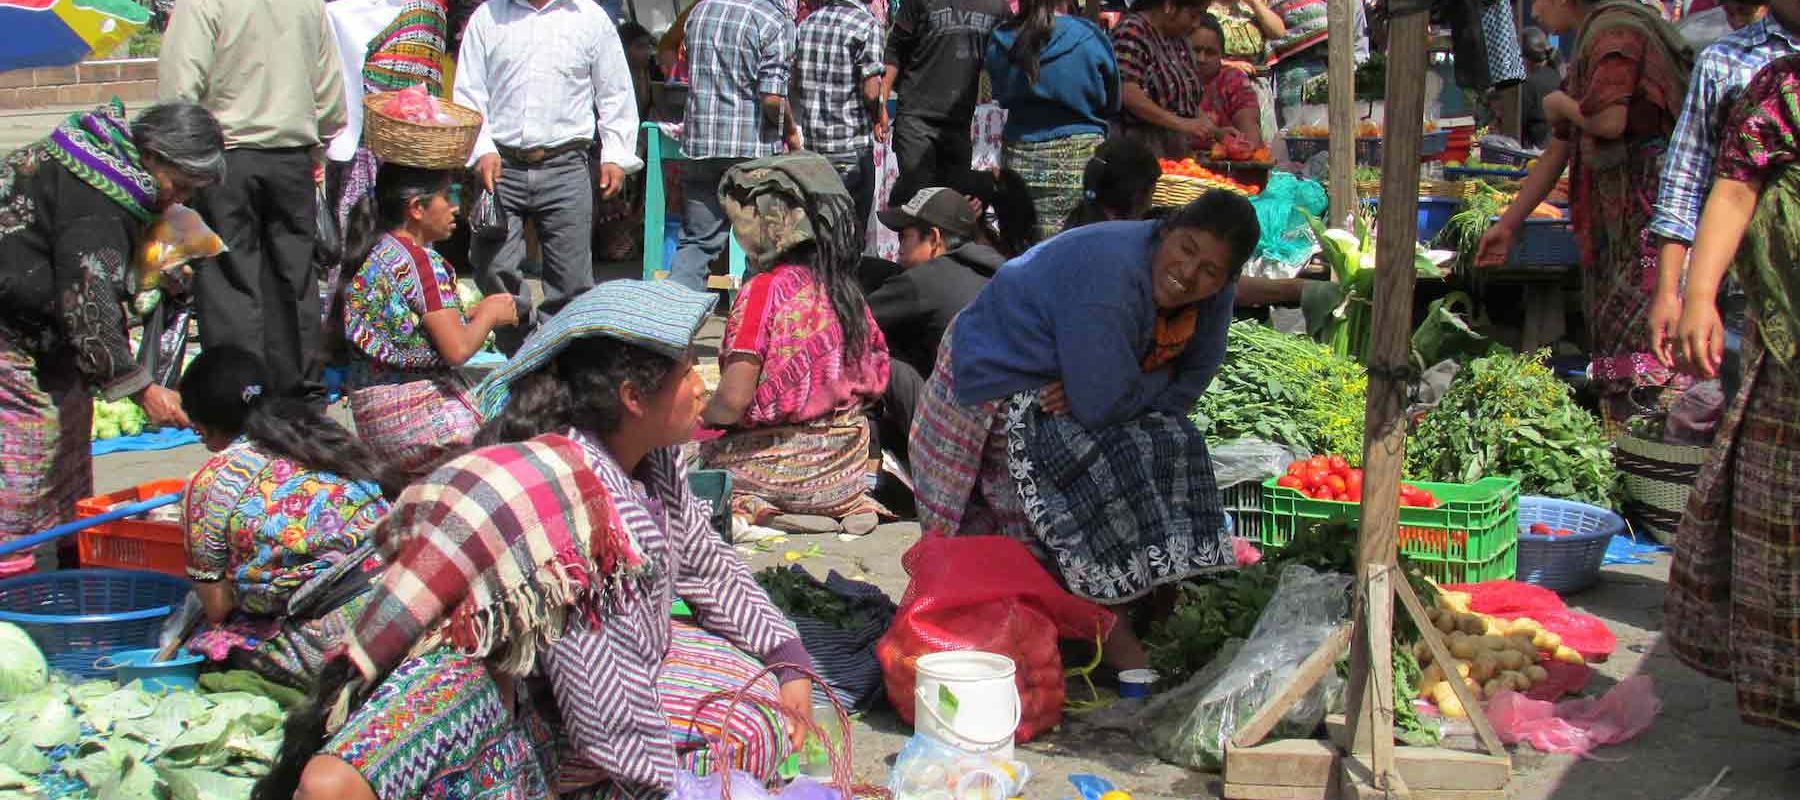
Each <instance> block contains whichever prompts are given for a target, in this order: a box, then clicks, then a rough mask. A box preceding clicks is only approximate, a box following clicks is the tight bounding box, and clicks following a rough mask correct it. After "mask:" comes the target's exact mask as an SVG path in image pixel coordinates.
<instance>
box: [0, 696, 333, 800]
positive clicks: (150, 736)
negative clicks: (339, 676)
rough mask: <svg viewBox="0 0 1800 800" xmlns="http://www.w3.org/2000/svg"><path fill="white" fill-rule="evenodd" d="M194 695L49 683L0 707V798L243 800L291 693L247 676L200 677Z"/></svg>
mask: <svg viewBox="0 0 1800 800" xmlns="http://www.w3.org/2000/svg"><path fill="white" fill-rule="evenodd" d="M201 688H202V691H200V692H193V691H181V690H176V691H170V692H168V693H166V694H154V693H151V692H147V691H145V690H144V689H143V686H142V684H139V683H135V682H134V683H132V684H129V685H127V686H123V687H121V686H119V685H118V684H116V683H113V682H112V681H89V682H86V683H77V684H69V683H65V682H63V681H62V679H61V678H52V679H50V680H49V681H48V682H47V683H44V684H43V685H42V686H41V688H38V689H36V690H35V691H31V692H28V693H24V694H20V695H18V696H16V697H13V698H12V699H10V700H8V701H6V702H4V703H0V798H15V797H16V798H27V797H32V798H35V797H44V796H52V797H65V796H73V795H82V796H87V797H97V798H101V800H108V799H109V798H137V797H168V798H174V800H213V799H214V798H217V799H218V800H226V798H242V797H248V796H249V794H250V788H251V787H252V786H253V785H254V784H255V783H256V780H257V778H259V777H261V776H262V775H263V774H264V773H266V772H267V771H268V768H269V766H270V764H272V763H273V762H274V760H275V756H276V753H277V751H278V750H279V749H280V748H281V726H282V723H283V721H284V720H285V708H286V707H288V706H291V705H292V704H294V703H297V702H299V700H300V699H301V698H300V693H299V692H296V691H294V690H292V689H288V688H286V687H281V686H276V685H274V684H271V683H268V682H267V681H264V680H263V679H261V678H259V677H257V676H256V675H255V674H253V673H248V672H228V673H221V674H217V675H207V676H205V677H203V678H202V679H201Z"/></svg>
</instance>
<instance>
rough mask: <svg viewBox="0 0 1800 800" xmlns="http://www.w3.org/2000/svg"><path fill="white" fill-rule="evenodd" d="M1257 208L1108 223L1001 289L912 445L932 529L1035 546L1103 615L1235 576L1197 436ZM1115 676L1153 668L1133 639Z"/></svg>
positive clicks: (933, 386)
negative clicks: (1198, 405) (1201, 579)
mask: <svg viewBox="0 0 1800 800" xmlns="http://www.w3.org/2000/svg"><path fill="white" fill-rule="evenodd" d="M1258 232H1259V227H1258V225H1257V221H1256V213H1255V211H1254V210H1253V209H1252V208H1251V206H1250V203H1249V202H1248V201H1246V200H1244V199H1243V198H1242V197H1239V196H1237V195H1234V194H1231V193H1228V192H1222V191H1215V192H1210V193H1208V194H1206V195H1204V196H1202V197H1201V198H1200V199H1198V200H1195V201H1194V202H1192V203H1190V204H1188V205H1187V206H1186V207H1184V208H1182V209H1180V210H1179V211H1177V212H1175V214H1173V215H1172V216H1169V217H1167V218H1165V219H1163V220H1160V221H1143V222H1136V221H1127V222H1102V223H1097V224H1093V225H1086V226H1083V227H1081V228H1078V229H1075V230H1072V231H1069V232H1066V233H1064V234H1062V235H1061V236H1058V237H1056V238H1055V239H1052V240H1050V241H1048V242H1045V243H1043V244H1041V245H1039V246H1038V247H1036V248H1034V249H1033V250H1031V251H1030V252H1028V253H1026V254H1025V255H1024V256H1021V257H1019V258H1017V259H1014V260H1013V261H1011V262H1008V263H1007V264H1006V266H1004V267H1001V268H1000V271H999V272H998V273H997V274H996V275H995V276H994V279H993V281H992V282H990V283H989V284H988V286H987V288H986V289H984V290H983V291H982V293H981V294H980V295H979V296H978V297H976V298H975V302H974V303H972V304H971V305H970V306H969V308H968V309H966V310H965V311H963V313H962V314H961V315H960V316H958V317H957V319H956V321H955V322H953V323H952V325H951V329H950V330H949V332H947V333H946V334H945V337H944V343H943V345H942V347H940V348H939V350H938V362H937V368H936V370H935V371H933V373H932V376H931V380H930V381H929V382H927V383H926V385H925V392H924V395H923V397H921V398H920V402H919V410H918V412H917V414H918V416H917V418H916V421H915V422H914V424H913V430H912V437H911V448H910V449H911V453H912V477H913V482H914V485H915V488H916V495H917V498H918V505H919V515H920V521H921V523H923V525H924V528H925V529H926V530H939V531H943V532H944V533H946V534H950V535H967V534H1004V535H1008V536H1011V537H1013V538H1015V539H1019V540H1021V541H1023V542H1025V543H1026V544H1028V545H1030V546H1031V547H1032V548H1033V549H1034V550H1035V551H1036V552H1037V554H1038V557H1039V558H1040V559H1041V560H1043V561H1044V562H1045V564H1046V566H1048V567H1049V568H1050V570H1051V571H1052V572H1053V573H1055V574H1056V575H1058V576H1059V577H1060V578H1061V580H1062V582H1063V584H1064V585H1065V586H1067V587H1068V589H1069V590H1070V591H1071V592H1073V593H1075V594H1077V595H1080V596H1082V597H1085V598H1088V599H1091V600H1094V601H1096V602H1100V603H1107V604H1120V603H1126V602H1129V601H1133V600H1137V599H1139V598H1142V597H1144V596H1145V595H1147V594H1149V593H1150V591H1151V590H1152V589H1154V588H1156V587H1158V586H1161V585H1163V584H1168V583H1172V582H1175V581H1179V580H1182V579H1184V578H1188V577H1191V576H1193V575H1195V574H1198V573H1201V572H1204V571H1207V570H1210V569H1216V568H1221V567H1232V566H1235V565H1236V560H1235V558H1234V556H1233V554H1232V549H1231V543H1230V541H1229V537H1227V536H1226V535H1225V532H1224V514H1223V512H1222V511H1221V510H1220V501H1219V492H1218V488H1217V487H1216V486H1215V485H1214V483H1213V473H1212V462H1211V460H1210V459H1209V458H1208V455H1207V450H1206V441H1205V439H1204V438H1203V437H1202V436H1201V434H1200V432H1199V431H1198V430H1196V429H1195V428H1194V425H1193V423H1191V422H1189V421H1188V417H1187V415H1188V413H1189V411H1190V410H1191V409H1192V407H1193V405H1194V401H1195V399H1196V398H1198V397H1199V396H1200V393H1201V392H1203V391H1205V389H1206V386H1207V384H1208V383H1210V382H1211V381H1212V378H1213V374H1214V373H1215V372H1217V371H1218V368H1219V363H1220V362H1221V361H1223V360H1224V357H1225V330H1226V327H1227V326H1228V325H1230V323H1231V307H1232V298H1233V295H1234V294H1235V285H1236V283H1237V278H1238V273H1239V272H1240V271H1241V270H1242V268H1243V265H1244V262H1245V261H1246V260H1248V259H1249V257H1250V254H1251V252H1252V251H1253V249H1254V248H1255V247H1256V242H1257V238H1258ZM1106 657H1107V660H1108V663H1109V664H1110V665H1112V666H1114V667H1117V668H1119V669H1131V668H1138V667H1143V666H1146V665H1147V664H1146V656H1145V654H1144V652H1143V648H1142V646H1141V645H1140V643H1139V642H1138V641H1137V638H1136V637H1135V636H1134V635H1132V634H1131V631H1130V626H1127V625H1121V626H1117V627H1116V628H1115V632H1114V634H1113V636H1112V637H1111V638H1110V639H1109V640H1108V641H1107V643H1106Z"/></svg>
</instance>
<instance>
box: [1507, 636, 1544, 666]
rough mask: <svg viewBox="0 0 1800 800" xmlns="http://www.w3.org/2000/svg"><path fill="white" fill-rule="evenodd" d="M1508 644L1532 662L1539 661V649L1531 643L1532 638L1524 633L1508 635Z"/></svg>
mask: <svg viewBox="0 0 1800 800" xmlns="http://www.w3.org/2000/svg"><path fill="white" fill-rule="evenodd" d="M1506 643H1507V646H1508V647H1511V648H1512V649H1514V650H1517V651H1518V652H1519V654H1520V655H1523V656H1525V657H1526V658H1528V659H1532V660H1536V659H1537V654H1538V647H1537V645H1535V644H1532V643H1531V637H1530V636H1529V635H1527V634H1523V633H1514V634H1508V635H1507V637H1506Z"/></svg>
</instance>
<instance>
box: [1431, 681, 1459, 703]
mask: <svg viewBox="0 0 1800 800" xmlns="http://www.w3.org/2000/svg"><path fill="white" fill-rule="evenodd" d="M1454 699H1456V687H1453V686H1451V685H1450V684H1448V683H1445V682H1442V681H1439V682H1438V683H1437V684H1436V685H1435V686H1432V687H1431V702H1433V703H1437V704H1438V705H1440V706H1441V705H1443V704H1444V701H1445V700H1454Z"/></svg>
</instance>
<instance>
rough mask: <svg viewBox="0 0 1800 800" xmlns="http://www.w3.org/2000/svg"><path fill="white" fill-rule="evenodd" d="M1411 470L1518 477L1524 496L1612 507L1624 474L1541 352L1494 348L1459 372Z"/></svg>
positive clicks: (1411, 453) (1459, 478)
mask: <svg viewBox="0 0 1800 800" xmlns="http://www.w3.org/2000/svg"><path fill="white" fill-rule="evenodd" d="M1406 474H1407V475H1410V476H1413V477H1416V478H1420V479H1428V480H1436V481H1452V482H1456V483H1473V482H1475V481H1477V480H1480V479H1481V478H1483V477H1486V476H1489V475H1500V476H1506V477H1511V478H1515V479H1517V480H1518V481H1519V485H1520V490H1521V491H1522V492H1523V493H1524V494H1529V495H1542V496H1545V497H1555V498H1561V499H1567V500H1578V501H1581V502H1584V503H1592V504H1595V505H1599V506H1605V507H1608V508H1610V507H1612V506H1613V505H1614V499H1615V496H1616V493H1617V488H1618V471H1617V470H1616V469H1614V467H1613V463H1612V457H1611V455H1610V454H1609V453H1608V451H1607V440H1606V436H1605V434H1604V433H1603V432H1602V431H1601V428H1600V421H1599V420H1597V419H1595V418H1594V415H1593V414H1591V413H1589V412H1588V411H1587V410H1586V409H1583V408H1582V407H1581V406H1580V405H1578V404H1576V402H1575V397H1574V395H1573V394H1572V393H1571V392H1570V390H1569V387H1568V386H1566V385H1564V384H1563V383H1562V382H1561V381H1559V380H1557V379H1556V376H1555V374H1553V373H1552V372H1551V371H1550V368H1549V367H1548V366H1545V364H1544V356H1543V354H1542V353H1532V354H1515V353H1506V352H1495V353H1492V354H1490V355H1487V356H1484V357H1481V358H1477V359H1475V360H1474V361H1472V362H1470V363H1469V364H1468V365H1467V366H1466V367H1464V368H1463V369H1462V371H1461V372H1458V373H1457V375H1456V379H1455V380H1454V381H1452V382H1451V384H1450V389H1449V391H1448V392H1446V393H1445V394H1444V398H1443V401H1442V402H1440V403H1439V404H1438V406H1437V408H1434V409H1432V410H1431V412H1430V413H1428V414H1426V415H1425V418H1424V419H1423V420H1421V421H1420V422H1419V424H1418V425H1417V426H1415V428H1414V430H1413V433H1412V438H1411V439H1410V440H1409V441H1408V442H1407V445H1406Z"/></svg>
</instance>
